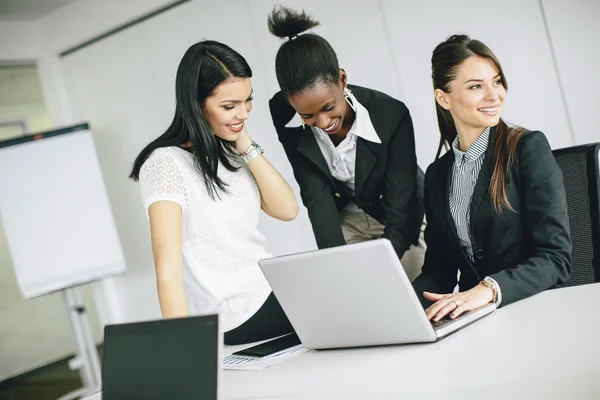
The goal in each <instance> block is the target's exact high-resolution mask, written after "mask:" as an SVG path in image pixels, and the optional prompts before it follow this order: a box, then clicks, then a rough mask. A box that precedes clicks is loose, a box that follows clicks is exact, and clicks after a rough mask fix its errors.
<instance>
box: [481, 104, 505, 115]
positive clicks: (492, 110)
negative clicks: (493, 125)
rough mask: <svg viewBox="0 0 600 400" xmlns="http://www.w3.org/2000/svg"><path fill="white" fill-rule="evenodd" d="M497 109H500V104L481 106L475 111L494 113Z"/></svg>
mask: <svg viewBox="0 0 600 400" xmlns="http://www.w3.org/2000/svg"><path fill="white" fill-rule="evenodd" d="M499 110H500V106H492V107H482V108H478V109H477V111H479V112H482V113H484V114H487V115H496V114H497V113H498V111H499Z"/></svg>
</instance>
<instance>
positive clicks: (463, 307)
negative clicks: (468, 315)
mask: <svg viewBox="0 0 600 400" xmlns="http://www.w3.org/2000/svg"><path fill="white" fill-rule="evenodd" d="M467 303H468V302H467ZM467 303H463V304H460V305H459V306H458V307H456V308H455V309H454V311H452V313H451V314H450V318H452V319H454V318H456V317H458V316H460V315H461V314H462V313H464V312H465V311H471V309H470V308H469V306H468V304H467Z"/></svg>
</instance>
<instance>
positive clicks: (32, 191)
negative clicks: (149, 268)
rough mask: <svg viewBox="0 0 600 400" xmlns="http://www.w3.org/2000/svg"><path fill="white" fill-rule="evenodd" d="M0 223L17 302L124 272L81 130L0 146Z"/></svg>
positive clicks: (87, 136) (90, 146)
mask: <svg viewBox="0 0 600 400" xmlns="http://www.w3.org/2000/svg"><path fill="white" fill-rule="evenodd" d="M0 171H1V172H0V216H1V218H2V221H3V225H4V229H5V234H6V237H7V242H8V248H9V251H10V257H11V259H12V262H13V266H14V269H15V273H16V277H17V283H18V285H19V288H20V290H21V292H22V294H23V296H24V297H25V298H32V297H37V296H40V295H43V294H46V293H50V292H53V291H57V290H61V289H65V288H68V287H72V286H76V285H79V284H82V283H86V282H90V281H94V280H98V279H102V278H105V277H108V276H110V275H114V274H118V273H122V272H124V271H125V258H124V256H123V250H122V248H121V243H120V241H119V236H118V233H117V229H116V226H115V221H114V218H113V214H112V210H111V207H110V203H109V200H108V196H107V193H106V188H105V185H104V180H103V179H102V173H101V171H100V165H99V163H98V158H97V156H96V150H95V148H94V143H93V140H92V133H91V132H90V130H89V129H88V125H87V124H83V125H77V126H74V127H69V128H65V129H61V130H56V131H51V132H45V133H41V134H37V135H31V136H28V137H23V138H17V139H12V140H7V141H3V142H0Z"/></svg>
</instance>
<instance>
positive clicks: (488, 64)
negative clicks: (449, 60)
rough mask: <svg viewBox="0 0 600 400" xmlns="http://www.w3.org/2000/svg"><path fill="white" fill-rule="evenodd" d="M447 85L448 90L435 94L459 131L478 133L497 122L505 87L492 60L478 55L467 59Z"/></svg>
mask: <svg viewBox="0 0 600 400" xmlns="http://www.w3.org/2000/svg"><path fill="white" fill-rule="evenodd" d="M449 87H450V92H449V93H447V92H444V91H442V90H441V89H436V90H435V97H436V101H437V102H438V103H439V104H440V105H441V106H442V107H443V108H444V109H446V110H449V111H450V113H451V114H452V118H453V119H454V123H455V124H456V129H457V131H458V132H459V133H465V134H479V133H481V132H482V131H483V130H484V129H485V128H487V127H491V126H496V125H497V124H498V122H499V121H500V112H501V111H502V105H503V104H504V97H505V96H506V88H505V86H504V82H503V79H502V76H501V73H500V70H499V69H498V67H497V66H496V65H495V64H494V62H493V61H492V60H490V59H487V58H482V57H479V56H471V57H469V58H467V59H466V60H465V61H464V62H463V63H462V64H461V65H460V66H459V67H458V69H457V71H456V77H455V79H454V80H452V81H450V83H449Z"/></svg>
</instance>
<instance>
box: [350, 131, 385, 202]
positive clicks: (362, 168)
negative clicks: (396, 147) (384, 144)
mask: <svg viewBox="0 0 600 400" xmlns="http://www.w3.org/2000/svg"><path fill="white" fill-rule="evenodd" d="M379 146H380V144H379V143H373V142H369V141H368V140H365V139H363V138H361V137H358V138H357V140H356V165H355V167H354V186H355V187H354V189H355V193H356V198H357V199H358V198H359V196H360V195H361V193H362V189H363V186H364V185H365V182H366V181H367V178H368V177H369V174H370V173H371V170H373V167H374V166H375V164H376V163H377V154H378V150H379Z"/></svg>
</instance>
